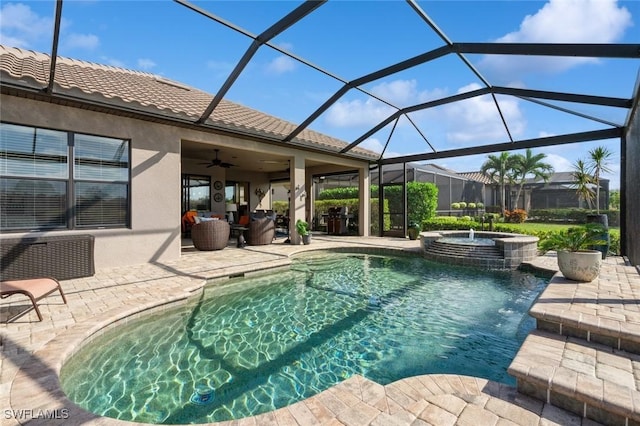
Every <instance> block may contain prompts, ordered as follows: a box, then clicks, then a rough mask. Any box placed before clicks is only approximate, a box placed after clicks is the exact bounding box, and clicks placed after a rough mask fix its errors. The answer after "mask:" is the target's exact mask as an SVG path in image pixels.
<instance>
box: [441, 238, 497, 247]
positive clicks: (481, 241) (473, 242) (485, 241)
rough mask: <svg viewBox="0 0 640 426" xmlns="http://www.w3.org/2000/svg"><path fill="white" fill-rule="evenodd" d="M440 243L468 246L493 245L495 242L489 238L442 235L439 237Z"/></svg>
mask: <svg viewBox="0 0 640 426" xmlns="http://www.w3.org/2000/svg"><path fill="white" fill-rule="evenodd" d="M438 242H440V243H452V244H464V245H469V246H495V245H496V242H495V241H493V240H492V239H491V238H474V239H471V238H468V237H443V238H439V239H438Z"/></svg>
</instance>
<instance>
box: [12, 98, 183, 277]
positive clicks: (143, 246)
mask: <svg viewBox="0 0 640 426" xmlns="http://www.w3.org/2000/svg"><path fill="white" fill-rule="evenodd" d="M0 116H1V117H2V121H4V122H11V123H16V124H24V125H29V126H37V127H44V128H51V129H56V130H64V131H75V132H81V133H88V134H93V135H99V136H107V137H113V138H122V139H130V140H131V200H132V202H131V229H102V230H101V229H91V230H74V231H47V232H37V233H10V234H6V235H4V236H11V237H21V236H25V235H65V234H92V235H94V236H95V265H96V268H104V267H112V266H119V265H130V264H137V263H147V262H163V261H166V260H170V259H176V258H178V257H179V256H180V220H179V218H180V185H181V182H180V136H179V134H178V133H177V131H176V130H177V129H175V128H172V127H170V126H165V125H161V124H155V123H150V122H145V121H141V120H135V119H130V118H124V117H115V116H111V115H107V114H102V113H98V112H93V111H87V110H82V109H78V108H71V107H65V106H58V105H52V104H48V103H44V102H38V101H33V100H30V99H23V98H17V97H13V96H5V95H3V96H2V97H1V98H0Z"/></svg>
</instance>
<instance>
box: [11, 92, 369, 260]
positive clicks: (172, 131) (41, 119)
mask: <svg viewBox="0 0 640 426" xmlns="http://www.w3.org/2000/svg"><path fill="white" fill-rule="evenodd" d="M0 117H1V119H2V121H4V122H9V123H14V124H23V125H28V126H35V127H43V128H49V129H55V130H62V131H74V132H79V133H87V134H92V135H98V136H105V137H112V138H121V139H129V140H130V141H131V229H89V230H73V231H59V230H57V231H46V232H31V233H27V232H16V233H13V232H12V233H7V234H5V235H2V236H0V238H1V237H12V238H16V237H22V236H40V235H56V236H59V235H65V234H91V235H94V236H95V266H96V269H100V268H108V267H114V266H122V265H133V264H140V263H148V262H159V263H162V262H164V261H168V260H173V259H177V258H179V257H180V254H181V253H180V252H181V224H180V217H181V191H182V188H181V184H182V182H181V174H182V173H183V172H184V173H197V174H198V173H199V174H202V171H203V169H202V167H199V166H198V165H197V161H195V160H194V159H181V144H182V141H185V140H189V141H193V142H202V143H207V144H211V145H215V146H218V147H221V148H224V147H234V148H239V147H242V149H245V150H247V152H248V153H257V152H269V153H275V154H280V155H283V156H287V157H289V158H291V160H292V161H291V164H292V166H293V165H294V164H295V165H296V166H297V167H298V169H297V170H296V169H295V168H294V167H292V176H293V175H294V174H295V175H296V176H297V178H296V180H295V182H296V184H297V185H300V189H299V192H300V193H302V192H306V191H307V190H306V188H305V185H307V184H308V183H309V182H310V177H308V178H307V177H305V176H304V175H305V165H306V162H308V161H314V162H317V161H320V162H323V163H325V164H327V167H330V168H334V167H335V166H339V167H348V168H351V169H362V170H367V167H368V164H367V163H366V162H362V161H358V160H353V159H349V158H339V157H336V156H333V155H328V154H322V153H314V152H308V151H303V150H296V149H293V148H291V147H286V146H276V145H272V144H268V143H263V142H258V141H254V140H246V139H240V138H236V137H232V136H229V135H221V134H213V133H209V132H202V131H198V130H193V129H185V128H179V127H173V126H169V125H165V124H159V123H153V122H148V121H144V120H139V119H134V118H126V117H120V116H115V115H110V114H105V113H100V112H95V111H90V110H84V109H79V108H73V107H67V106H61V105H56V104H50V103H47V102H40V101H35V100H31V99H26V98H19V97H15V96H8V95H1V96H0ZM294 159H297V161H294ZM316 169H317V170H321V169H322V168H321V167H320V168H318V167H316ZM210 173H211V174H212V182H213V181H215V180H221V181H223V182H225V181H226V180H237V181H246V182H250V187H251V189H250V200H249V202H250V206H249V207H250V209H251V210H254V209H256V208H268V206H269V205H270V194H267V195H266V196H265V198H264V199H263V200H262V205H260V202H259V199H258V197H257V196H256V195H255V193H254V190H255V188H256V187H257V186H260V187H261V188H262V189H264V190H265V191H266V190H267V189H268V188H269V176H268V175H267V174H265V173H260V172H246V171H235V170H233V169H228V170H226V169H225V170H220V169H217V170H215V171H211V172H210ZM307 173H308V172H307ZM291 180H292V182H294V179H291ZM219 204H220V205H215V206H212V210H214V211H216V210H218V209H224V207H223V204H224V202H223V203H219ZM305 204H306V203H305V197H299V198H298V199H296V200H292V208H294V211H295V212H296V214H295V217H296V219H297V218H301V219H304V218H305V215H306V214H305V210H306V209H305ZM298 210H299V211H298ZM307 214H308V212H307Z"/></svg>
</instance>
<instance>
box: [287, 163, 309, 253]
mask: <svg viewBox="0 0 640 426" xmlns="http://www.w3.org/2000/svg"><path fill="white" fill-rule="evenodd" d="M305 175H306V173H305V160H304V157H303V156H302V155H299V154H296V155H295V156H294V157H293V158H292V159H291V170H290V171H289V178H290V181H291V193H290V196H291V211H290V212H289V232H290V234H291V237H290V238H291V244H300V243H301V241H300V236H299V235H298V231H296V221H298V220H299V219H300V220H304V221H307V217H306V214H305V213H306V212H305V210H306V200H307V190H306V186H305V180H306V179H305Z"/></svg>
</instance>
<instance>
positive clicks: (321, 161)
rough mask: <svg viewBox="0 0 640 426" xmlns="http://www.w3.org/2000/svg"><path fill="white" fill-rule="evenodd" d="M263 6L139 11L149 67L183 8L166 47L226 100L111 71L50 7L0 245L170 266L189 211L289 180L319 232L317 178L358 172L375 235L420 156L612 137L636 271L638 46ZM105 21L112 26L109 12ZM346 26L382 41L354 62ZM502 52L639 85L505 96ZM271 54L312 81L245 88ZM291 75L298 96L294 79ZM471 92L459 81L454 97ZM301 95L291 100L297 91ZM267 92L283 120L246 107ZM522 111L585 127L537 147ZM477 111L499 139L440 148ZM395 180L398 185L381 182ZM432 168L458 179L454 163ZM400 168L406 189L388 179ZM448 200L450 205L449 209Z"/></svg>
mask: <svg viewBox="0 0 640 426" xmlns="http://www.w3.org/2000/svg"><path fill="white" fill-rule="evenodd" d="M108 3H109V4H108V5H104V7H111V8H117V9H118V10H120V11H121V14H122V16H125V15H128V14H129V13H130V12H131V7H133V6H131V5H130V4H128V3H127V2H108ZM263 3H269V4H270V6H271V7H268V8H267V7H266V6H265V5H262V6H261V5H259V4H258V3H253V2H189V1H184V0H176V1H174V2H163V3H161V4H160V3H156V2H152V3H148V4H145V6H141V5H140V4H139V5H138V7H147V8H148V12H149V13H148V15H147V16H146V17H145V19H149V20H155V21H156V22H157V23H158V25H157V27H158V28H157V31H158V33H157V34H145V35H140V36H138V35H136V33H135V28H126V29H123V31H127V32H128V31H131V32H132V36H131V42H130V44H131V46H126V47H125V46H121V47H120V49H123V50H124V49H130V48H133V49H135V50H137V51H139V52H141V53H140V56H144V52H146V51H147V50H149V49H150V48H151V46H153V45H154V43H163V42H165V41H164V40H165V39H164V37H169V36H168V35H165V34H164V33H165V32H167V31H165V24H164V22H165V21H164V19H167V16H168V15H170V16H171V33H172V34H171V37H174V38H173V40H174V41H173V44H172V43H171V42H170V41H169V42H168V43H169V44H167V49H166V50H168V51H169V53H170V54H173V55H174V59H175V62H176V63H179V64H180V67H181V68H182V69H183V70H185V71H188V73H186V74H190V75H204V74H207V73H209V74H212V73H213V72H214V71H212V70H214V69H215V73H217V75H218V77H217V80H215V79H213V80H214V81H216V82H217V86H216V87H215V88H214V89H206V90H205V89H202V88H198V87H194V86H193V85H192V84H190V83H187V82H185V81H178V80H176V79H174V78H172V77H171V76H168V75H166V76H165V75H162V74H155V73H151V72H148V71H145V70H141V69H142V68H139V69H132V68H133V67H124V66H121V65H119V64H116V65H114V64H113V63H111V62H110V61H109V60H108V59H107V58H105V61H103V62H102V63H100V62H96V61H95V60H87V59H84V57H83V56H82V55H81V54H73V52H74V51H73V50H71V49H70V48H69V47H68V46H67V45H66V44H65V43H63V42H62V41H61V40H63V39H64V36H65V22H67V21H65V16H66V15H65V13H69V11H70V10H73V8H76V7H80V5H79V4H78V2H63V1H62V0H58V1H52V2H51V3H50V4H51V16H50V17H49V18H50V20H51V22H52V25H51V34H50V39H49V41H50V50H49V49H46V50H45V49H41V50H31V49H29V48H25V47H23V46H13V45H9V44H3V45H1V46H0V89H1V98H0V121H1V123H0V126H1V127H0V130H1V138H2V143H1V147H0V156H1V157H0V190H1V198H0V227H1V232H2V238H13V239H15V238H29V237H38V236H43V235H46V236H56V237H65V236H69V237H70V236H76V235H86V234H90V235H91V236H92V237H93V238H94V239H95V246H94V250H95V264H96V267H111V266H116V265H127V264H134V263H145V262H156V261H164V260H171V259H176V258H179V257H180V256H181V237H182V235H183V231H184V230H183V227H182V223H181V218H182V216H183V214H184V212H185V211H186V210H191V209H195V210H205V211H207V212H209V213H211V215H216V216H219V217H225V218H229V217H233V218H234V219H236V220H237V219H238V216H240V215H243V214H246V213H247V212H251V211H254V210H270V209H272V196H273V194H274V192H275V190H274V185H276V183H278V182H280V183H284V185H286V188H287V191H288V193H287V197H288V206H287V209H286V211H285V212H283V214H284V215H285V216H286V219H287V223H295V222H296V221H297V220H306V221H309V222H313V221H314V219H315V218H314V215H315V214H316V212H314V209H313V202H314V196H315V192H314V191H313V185H314V182H315V181H316V180H317V178H318V177H320V176H327V175H339V174H351V175H352V176H354V185H356V186H357V187H358V188H359V189H360V191H359V194H360V199H359V210H360V212H361V213H360V216H359V220H358V228H357V233H358V234H359V235H362V236H368V235H371V234H372V221H375V220H376V218H372V217H371V201H372V200H371V194H370V193H369V191H368V190H366V189H368V188H369V187H370V185H372V183H373V180H374V177H375V179H376V182H375V183H376V184H378V183H379V184H380V185H379V188H380V194H379V197H380V198H381V199H382V198H383V197H384V192H383V191H384V186H385V184H387V183H389V184H391V183H394V184H397V183H400V184H401V185H404V183H405V182H406V181H407V178H408V173H407V172H406V170H407V168H406V167H405V166H404V165H405V164H406V163H414V164H418V163H422V162H432V161H435V160H446V159H456V158H466V157H469V156H477V155H486V154H492V153H500V152H505V151H507V152H511V151H517V150H523V149H526V148H535V149H544V148H545V147H551V146H560V145H569V144H571V145H572V146H574V147H575V149H576V150H580V149H581V144H584V143H588V142H594V141H601V142H602V144H603V145H605V146H613V147H615V148H616V150H619V152H620V156H619V158H620V161H619V164H615V167H616V169H617V168H619V170H620V183H619V184H620V193H621V212H620V222H621V223H620V228H621V251H622V253H621V254H622V255H624V256H627V257H628V258H629V260H630V261H631V262H632V263H633V264H635V265H638V264H640V239H639V238H637V236H638V235H640V213H639V212H640V197H639V196H638V194H637V192H634V191H633V190H632V189H633V188H635V186H636V185H637V184H636V183H637V182H639V181H640V168H639V167H637V165H638V164H640V131H639V127H640V118H639V114H638V98H639V90H640V89H639V85H638V65H639V64H640V43H614V42H606V43H603V42H599V41H597V42H575V41H574V40H572V39H571V38H570V37H568V36H567V38H566V39H565V40H554V41H553V42H518V41H517V40H509V39H506V38H505V39H497V41H486V40H489V39H492V37H491V36H489V35H487V34H488V32H487V28H489V27H490V26H491V22H482V21H479V22H476V24H477V27H478V28H477V30H476V29H473V30H474V31H476V32H475V34H477V35H476V36H475V37H476V38H475V39H471V40H469V39H468V38H465V39H457V38H456V37H457V36H456V35H455V34H448V32H447V28H448V26H449V25H448V22H450V20H452V19H456V14H458V13H467V12H468V13H472V12H471V9H472V8H473V7H484V6H486V5H484V3H485V2H470V3H464V7H461V8H458V9H456V8H455V7H452V6H451V5H445V4H439V3H445V2H435V4H434V3H433V2H431V3H430V2H419V1H416V0H407V1H403V2H401V1H397V2H339V1H304V2H277V3H276V2H263ZM471 3H474V4H471ZM466 7H468V8H469V9H468V10H466V11H465V10H463V9H465V8H466ZM261 8H264V9H261ZM382 9H384V13H383V12H382ZM262 10H264V11H265V13H264V14H262V15H260V13H259V11H262ZM391 13H392V14H393V15H388V14H391ZM248 14H252V16H254V15H255V14H258V15H260V19H259V21H260V24H259V25H258V24H256V23H255V21H249V20H248V19H247V16H248ZM93 17H94V18H95V22H96V26H99V25H100V24H101V17H100V15H99V13H97V12H96V15H95V16H93ZM387 19H402V20H403V22H406V28H407V33H406V34H396V33H391V32H389V31H387V30H386V27H385V25H384V21H385V20H387ZM349 20H368V21H370V22H371V27H372V28H375V29H376V31H374V32H372V33H375V34H366V35H363V34H360V35H358V37H359V41H360V42H361V43H365V46H366V48H364V49H360V50H358V49H355V50H354V48H353V45H352V43H351V42H350V40H351V39H350V37H351V36H354V37H355V35H349V33H348V22H349ZM249 22H251V23H249ZM332 22H333V23H335V25H333V26H332V25H331V23H332ZM103 24H105V25H107V23H103ZM245 25H248V26H250V28H247V27H245ZM193 28H197V30H196V31H192V30H193ZM303 28H305V29H307V30H308V29H309V28H312V29H313V31H314V34H315V35H316V36H315V37H314V39H313V40H312V41H311V40H308V39H305V38H303V37H302V36H301V35H300V34H301V32H300V31H301V29H303ZM176 33H177V34H176ZM182 33H184V34H182ZM180 37H184V38H180ZM377 37H384V38H385V40H386V41H387V42H389V41H391V42H393V43H394V46H395V49H394V56H393V57H395V58H396V59H395V60H393V61H391V62H389V63H381V62H380V59H379V55H377V54H376V38H377ZM407 37H410V38H412V39H416V38H419V39H420V40H421V44H420V45H419V47H418V48H415V47H413V46H414V44H411V46H412V47H411V48H409V47H408V46H409V43H408V39H407ZM467 37H468V36H467ZM367 38H370V41H367ZM493 39H495V37H494V38H493ZM321 43H328V44H331V45H332V48H333V50H332V52H333V53H332V55H334V56H341V57H343V58H344V60H342V61H341V63H342V65H341V67H340V69H327V68H325V66H324V65H323V64H324V63H326V60H325V59H324V58H323V56H322V55H320V54H316V50H317V49H316V50H314V48H313V46H314V44H315V45H316V46H317V44H321ZM367 43H368V44H367ZM229 48H233V49H234V54H235V58H236V60H235V62H233V63H226V64H224V66H219V65H220V64H216V63H214V62H215V61H212V60H211V59H210V58H212V57H213V58H215V52H216V49H218V50H222V49H229ZM416 49H417V50H416ZM66 52H70V53H69V54H67V53H66ZM505 58H507V59H514V58H515V59H517V60H521V61H522V62H523V64H525V65H526V64H527V63H530V62H528V61H549V64H553V63H555V62H553V61H560V60H568V59H570V60H573V61H576V60H584V61H591V63H598V61H603V62H604V61H606V62H607V63H613V64H616V66H618V69H619V71H620V72H619V74H618V75H602V74H601V73H598V72H597V70H596V68H597V67H596V66H590V67H589V66H587V67H582V68H580V69H579V71H576V73H575V75H572V78H574V79H583V80H584V81H585V82H588V81H592V80H593V79H599V80H602V79H616V82H617V83H620V82H623V83H624V84H625V86H624V89H623V90H624V92H625V93H621V91H620V90H619V89H616V90H612V92H611V93H592V92H590V90H589V85H588V84H584V85H582V86H581V87H583V88H584V91H582V92H570V91H568V90H564V89H563V80H562V79H558V80H553V79H552V77H551V76H550V75H545V76H544V78H539V79H535V80H533V82H529V84H526V85H524V84H523V85H521V86H517V85H506V84H505V85H502V80H500V79H498V78H496V79H495V81H493V80H492V79H491V78H490V77H489V76H492V75H493V74H492V73H489V72H485V70H486V63H487V61H488V60H494V59H495V60H496V61H502V60H505ZM207 60H209V62H207ZM270 61H271V63H280V64H283V63H284V64H286V66H287V67H292V68H293V67H295V69H297V70H299V71H300V72H301V73H304V74H303V75H304V78H302V79H299V80H298V79H296V80H295V84H296V86H293V87H287V86H286V83H287V80H286V79H285V80H284V82H283V81H282V80H281V81H279V82H278V84H277V85H276V84H275V83H273V85H272V84H271V83H269V81H270V80H268V77H264V84H263V85H262V88H261V89H260V90H259V91H254V92H253V93H252V96H247V95H241V93H244V92H242V91H241V88H242V86H243V84H246V76H247V75H248V74H251V73H252V72H254V70H255V68H256V67H257V66H258V65H257V64H259V63H265V62H270ZM531 63H532V62H531ZM207 64H208V65H207ZM443 68H444V69H454V68H455V69H459V70H462V71H463V72H464V73H466V77H465V82H466V83H465V84H461V83H460V82H459V81H451V82H447V81H442V82H438V83H439V84H440V85H441V86H450V89H451V91H449V92H445V91H438V90H433V91H432V92H430V93H425V94H424V96H420V97H417V98H407V99H398V98H394V97H393V96H390V95H389V93H390V91H388V90H387V91H385V88H388V87H389V85H390V84H391V83H390V80H389V79H390V78H394V79H396V80H394V81H396V82H398V81H403V82H410V83H411V82H413V83H415V82H417V81H421V82H424V81H426V80H428V76H429V75H430V71H431V70H432V69H443ZM290 81H291V84H292V85H293V84H294V79H291V80H290ZM301 81H302V82H303V84H302V83H300V82H301ZM319 81H323V82H326V81H329V82H331V84H330V87H332V89H331V91H330V92H327V91H326V90H323V91H321V92H314V87H315V85H316V84H317V83H318V82H319ZM298 84H301V85H299V86H298ZM536 84H538V86H536ZM456 86H457V87H462V89H460V90H457V91H455V90H454V87H456ZM463 86H464V87H463ZM617 86H618V85H616V87H617ZM434 87H435V86H434ZM285 89H291V90H290V92H286V91H285ZM291 92H292V93H294V94H295V95H294V96H291V95H290V94H287V93H291ZM238 98H239V99H241V101H237V100H236V99H238ZM253 98H255V99H258V98H260V99H261V100H262V101H263V103H261V104H260V105H268V108H265V107H262V106H261V107H254V106H249V105H250V102H251V101H250V100H251V99H253ZM264 99H267V101H266V102H265V101H264ZM514 102H518V103H519V104H522V105H525V104H526V105H528V106H530V107H531V108H535V109H536V110H537V111H538V112H542V114H540V115H539V116H541V117H544V116H545V114H548V115H551V114H554V115H555V114H557V115H561V116H566V117H568V118H570V120H569V119H568V120H567V123H569V122H570V123H572V124H573V123H576V122H587V123H589V124H588V126H586V127H585V126H582V127H580V125H577V126H571V125H568V124H567V126H565V127H563V128H558V129H554V132H553V133H546V134H539V135H538V136H537V137H530V136H529V135H527V134H526V133H522V132H520V131H519V129H518V126H519V124H514V123H513V122H512V121H511V120H512V119H513V115H512V114H511V113H510V109H511V108H513V103H514ZM469 103H482V104H483V106H484V107H485V110H486V111H488V113H487V114H488V115H487V116H486V117H484V116H477V117H475V120H476V121H477V126H478V129H479V130H478V131H480V129H481V128H482V126H483V124H484V121H485V120H492V121H493V122H497V123H499V127H500V128H501V133H500V134H497V135H492V136H491V137H489V136H487V137H485V138H483V141H482V142H477V141H471V142H467V143H462V142H460V141H459V140H458V141H457V142H456V141H453V140H450V139H447V138H441V137H439V136H433V137H432V136H431V135H432V134H436V133H435V131H434V129H436V128H438V127H439V125H440V123H439V122H438V118H437V117H438V116H437V115H436V114H434V113H435V112H436V111H442V109H443V108H449V109H448V111H453V112H456V111H457V114H459V115H460V117H461V118H462V115H463V114H464V112H465V110H464V108H463V106H464V105H469ZM285 104H291V105H295V107H294V108H290V109H293V110H295V111H296V114H297V115H296V116H286V117H283V115H288V114H289V113H285V112H284V109H283V108H281V107H282V106H283V105H285ZM362 105H365V106H367V107H370V110H369V111H370V114H369V119H368V120H365V121H357V122H356V120H355V118H354V117H355V116H354V115H353V114H350V110H349V108H351V107H354V106H362ZM265 109H268V110H265ZM610 110H615V111H616V114H617V115H616V116H618V117H622V118H621V119H620V120H619V122H617V121H615V120H610V119H609V118H608V117H609V116H610V115H608V114H607V113H603V111H610ZM339 113H343V114H342V115H340V114H339ZM336 117H341V118H342V119H344V120H347V121H348V120H349V119H350V117H351V119H352V122H351V123H347V124H348V125H349V126H351V127H349V132H346V133H344V134H342V135H340V136H332V135H330V134H329V133H330V132H329V130H328V129H329V128H328V127H327V126H325V125H323V123H325V122H326V120H328V119H329V118H332V119H338V118H336ZM542 120H544V118H542ZM345 126H346V125H345ZM407 132H411V135H412V136H411V141H412V143H414V142H415V143H417V146H419V147H420V148H419V149H416V148H411V150H410V151H407V149H408V148H405V149H404V150H402V149H400V148H399V147H402V145H403V144H406V143H407V142H406V139H405V138H406V134H407ZM449 132H455V129H449ZM437 134H438V135H439V134H440V133H437ZM374 142H376V143H374ZM413 146H416V145H413ZM418 167H422V168H423V169H429V167H431V166H424V165H423V166H418ZM387 170H389V171H399V174H398V173H389V174H386V171H387ZM412 170H413V169H412ZM459 171H471V170H459ZM424 172H425V173H426V174H429V173H431V174H432V175H433V176H436V175H438V176H441V178H442V179H445V178H446V179H452V176H447V173H448V172H447V171H446V170H445V169H438V170H433V169H432V170H424ZM426 174H425V176H426ZM391 175H393V176H395V177H394V178H393V182H385V179H386V177H385V176H391ZM380 176H382V179H380ZM409 179H411V177H409ZM434 179H435V178H434ZM465 179H466V178H465ZM467 180H468V179H467ZM470 190H471V189H470ZM473 190H474V191H475V190H477V191H480V192H479V193H480V194H482V191H483V189H473ZM481 196H484V195H481ZM451 201H453V200H444V201H442V203H441V204H442V206H440V207H439V208H445V207H446V206H447V205H448V204H450V202H451ZM405 228H406V224H405ZM288 232H290V236H291V238H290V241H291V243H292V244H297V243H298V241H299V240H298V238H297V231H296V229H295V228H294V227H289V229H288ZM380 232H382V231H380ZM634 237H635V238H634Z"/></svg>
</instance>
